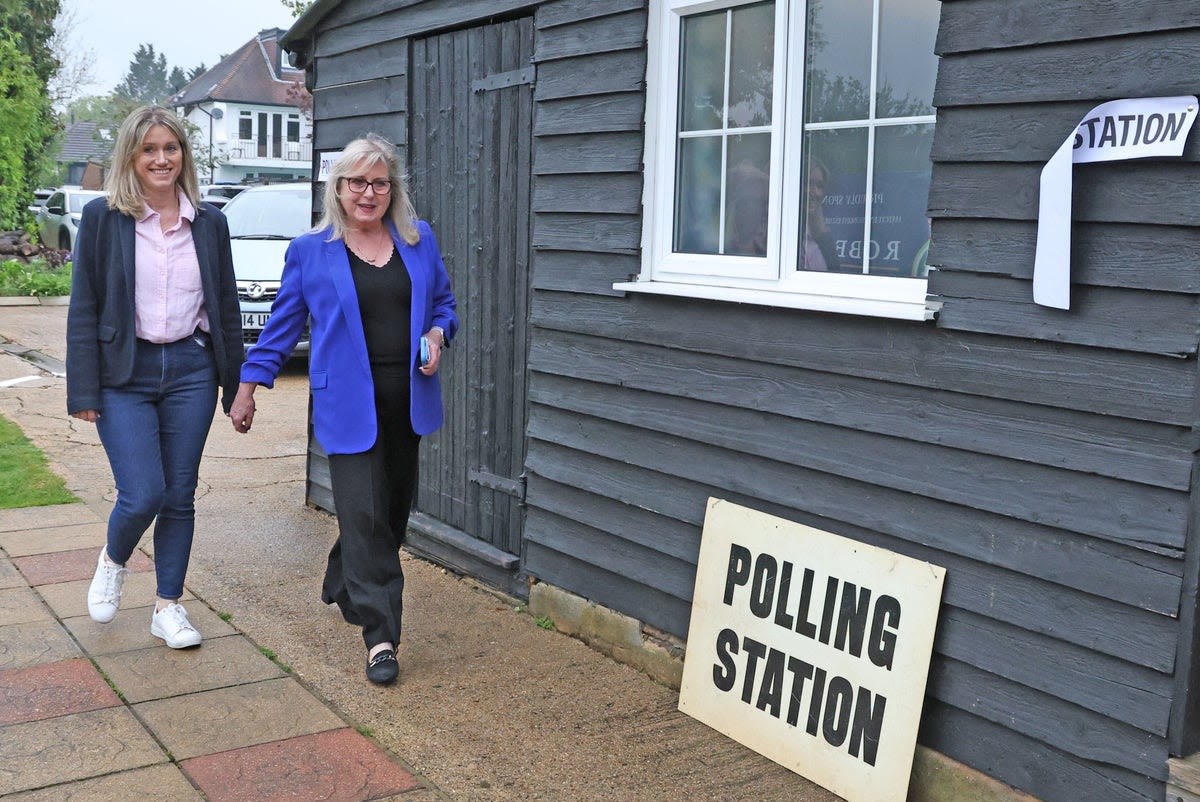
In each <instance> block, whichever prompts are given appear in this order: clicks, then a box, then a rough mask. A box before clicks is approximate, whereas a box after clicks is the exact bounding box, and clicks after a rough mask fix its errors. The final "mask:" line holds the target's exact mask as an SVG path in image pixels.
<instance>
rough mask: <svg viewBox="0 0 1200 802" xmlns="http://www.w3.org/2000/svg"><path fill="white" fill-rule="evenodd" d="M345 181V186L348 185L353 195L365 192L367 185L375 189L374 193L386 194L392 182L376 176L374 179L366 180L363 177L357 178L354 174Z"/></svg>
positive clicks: (390, 188)
mask: <svg viewBox="0 0 1200 802" xmlns="http://www.w3.org/2000/svg"><path fill="white" fill-rule="evenodd" d="M345 181H346V186H348V187H349V188H350V191H351V192H353V193H354V194H355V195H358V194H359V193H362V192H366V191H367V187H370V188H371V189H373V190H375V194H376V195H386V194H388V193H389V192H391V191H392V182H391V181H389V180H388V179H386V178H376V179H375V180H374V181H368V180H367V179H365V178H358V177H357V176H356V177H354V178H347V179H345Z"/></svg>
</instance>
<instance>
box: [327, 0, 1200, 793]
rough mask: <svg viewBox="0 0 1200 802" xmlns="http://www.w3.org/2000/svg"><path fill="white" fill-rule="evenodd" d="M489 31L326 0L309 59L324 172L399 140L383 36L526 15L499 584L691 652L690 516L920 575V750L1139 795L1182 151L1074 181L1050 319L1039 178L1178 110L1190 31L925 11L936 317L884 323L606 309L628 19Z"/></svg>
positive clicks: (1179, 347)
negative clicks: (515, 517)
mask: <svg viewBox="0 0 1200 802" xmlns="http://www.w3.org/2000/svg"><path fill="white" fill-rule="evenodd" d="M502 5H503V8H499V9H497V8H496V4H495V3H482V2H467V3H462V2H403V3H399V2H388V3H382V2H366V0H353V2H346V3H342V4H340V5H337V6H336V7H334V8H331V10H329V12H328V13H327V15H326V16H325V17H323V18H322V19H321V20H320V21H319V22H317V23H316V24H315V26H314V28H313V34H314V37H315V38H314V40H313V42H312V46H313V48H314V49H313V51H312V58H313V60H314V64H313V69H314V70H315V76H316V82H317V83H316V86H317V91H316V92H315V113H316V117H317V123H316V137H317V147H318V149H322V148H336V147H340V146H341V145H342V144H344V142H345V141H346V140H347V139H349V138H350V137H352V136H354V135H357V134H358V133H361V132H363V131H366V130H377V131H381V132H382V133H384V135H386V136H389V137H390V138H391V139H393V140H394V141H396V142H399V143H401V144H403V143H405V142H406V141H407V135H408V130H409V121H408V120H407V116H406V115H407V114H408V109H409V102H408V99H407V97H406V91H407V88H406V87H407V82H408V77H407V73H408V64H407V53H408V40H407V39H405V38H403V37H404V36H407V35H416V34H418V33H421V32H428V31H433V30H445V29H452V28H454V27H456V26H463V25H466V24H468V23H471V22H472V21H474V20H477V19H482V18H485V17H488V16H490V15H491V14H494V13H495V14H507V13H512V12H519V11H522V10H528V11H530V12H532V13H533V14H534V21H535V25H536V35H535V51H534V59H533V61H534V63H535V65H536V67H537V73H536V76H537V78H536V87H535V90H534V92H535V94H534V100H535V113H534V135H535V140H534V161H533V186H532V190H533V194H532V199H531V203H532V206H533V242H534V247H535V250H534V263H533V286H534V295H533V299H532V307H531V319H530V321H529V322H530V325H531V330H530V349H529V365H530V376H529V382H530V384H529V395H530V402H529V410H528V416H529V424H528V431H527V436H528V455H527V458H526V462H525V471H526V474H527V477H528V492H527V498H526V503H527V507H526V522H525V530H524V536H525V546H524V552H523V554H522V557H523V560H524V565H523V570H524V571H526V572H528V574H530V575H532V576H535V577H537V578H538V579H540V580H543V581H546V582H550V583H552V584H554V585H557V586H559V587H562V588H565V589H566V590H569V591H572V592H574V593H578V594H580V595H582V596H585V597H586V598H588V599H591V600H594V601H596V602H598V603H600V604H603V605H606V606H608V607H611V608H614V609H616V610H618V611H620V612H623V613H626V614H629V615H631V616H634V617H635V618H638V619H640V620H642V621H644V622H646V623H648V624H651V625H654V626H656V627H660V628H662V629H664V630H667V631H668V632H672V633H675V634H677V635H681V636H685V635H686V628H687V623H688V617H689V613H690V595H691V584H692V582H693V580H694V574H695V563H696V558H697V554H698V550H699V544H700V530H701V526H702V524H703V521H702V515H703V510H704V501H705V499H706V498H707V497H708V496H710V495H715V496H721V497H724V498H728V499H731V500H733V501H736V502H739V503H743V504H746V505H748V506H751V507H754V508H756V509H761V510H764V511H766V512H769V513H773V514H778V515H781V516H784V517H787V518H790V519H792V520H796V521H799V522H801V523H805V524H810V525H813V526H816V527H819V528H821V529H825V530H828V531H832V532H836V533H838V534H841V535H844V536H847V537H850V538H854V539H856V540H860V541H862V542H865V543H870V544H873V545H877V546H881V547H884V548H889V549H894V550H896V551H899V552H902V553H905V554H908V555H911V556H914V557H917V558H920V559H925V560H929V561H931V562H934V563H937V564H940V565H943V566H946V568H947V569H948V570H947V575H946V586H945V592H944V596H943V602H944V603H943V607H942V611H941V617H940V622H939V628H938V634H937V638H936V640H935V644H934V650H935V654H934V660H933V666H932V669H931V675H930V683H929V688H928V700H927V705H926V709H925V713H924V717H923V725H922V731H921V742H922V743H924V744H926V745H928V746H930V747H932V748H934V749H936V750H938V751H941V752H943V753H945V754H947V755H949V756H951V757H953V758H955V759H957V760H960V761H962V762H964V763H966V764H967V765H970V766H974V767H976V768H979V769H981V770H983V771H985V772H987V773H989V774H991V775H993V776H995V777H997V778H999V779H1000V780H1002V781H1004V782H1007V783H1010V784H1012V785H1014V786H1016V787H1018V788H1020V789H1022V790H1024V791H1027V792H1029V793H1031V794H1034V795H1036V796H1038V797H1040V798H1042V799H1046V800H1064V802H1066V801H1068V800H1069V802H1076V800H1079V799H1104V800H1150V799H1153V800H1160V799H1162V797H1163V793H1164V791H1163V781H1164V780H1165V778H1166V759H1167V755H1168V744H1169V743H1170V738H1169V735H1171V734H1172V730H1171V727H1172V710H1173V705H1176V706H1177V705H1178V702H1177V699H1178V697H1179V696H1180V690H1179V689H1178V688H1177V687H1176V685H1177V682H1176V674H1177V673H1180V674H1182V673H1183V671H1182V669H1184V668H1186V667H1187V664H1188V662H1190V653H1188V652H1184V653H1182V654H1181V653H1180V652H1179V651H1178V644H1179V643H1180V642H1181V639H1182V640H1184V641H1186V640H1187V638H1186V637H1184V633H1182V632H1181V626H1180V621H1181V619H1183V620H1184V621H1185V622H1190V620H1191V616H1192V609H1191V608H1192V607H1194V604H1195V599H1194V597H1192V596H1191V595H1188V596H1185V595H1184V587H1185V585H1187V586H1190V585H1191V584H1192V582H1191V581H1190V580H1189V581H1188V582H1185V576H1186V575H1187V571H1189V570H1191V569H1190V568H1188V566H1189V565H1191V563H1190V562H1189V563H1185V558H1189V559H1190V557H1189V555H1190V550H1193V549H1194V548H1195V544H1194V543H1193V542H1192V541H1191V540H1190V539H1189V537H1188V533H1189V530H1190V522H1191V518H1192V517H1193V516H1194V507H1195V505H1194V503H1193V501H1192V499H1193V497H1194V493H1193V490H1192V486H1191V481H1192V480H1191V476H1192V473H1193V468H1194V458H1193V448H1194V437H1193V435H1192V430H1193V425H1194V423H1195V416H1196V415H1195V411H1194V402H1195V398H1196V376H1197V365H1196V359H1195V354H1196V343H1197V331H1198V329H1200V323H1198V317H1200V310H1197V309H1196V303H1197V292H1198V290H1200V286H1198V285H1200V277H1198V276H1197V274H1196V271H1195V270H1194V260H1195V256H1194V247H1193V246H1194V242H1195V238H1196V233H1197V232H1196V228H1195V223H1194V221H1195V220H1196V219H1197V217H1198V215H1197V208H1196V204H1197V201H1196V197H1197V196H1196V193H1194V192H1192V191H1189V190H1191V189H1192V188H1193V187H1194V186H1195V183H1196V182H1195V178H1196V176H1195V175H1194V171H1195V169H1196V166H1195V154H1196V145H1195V144H1194V143H1193V144H1191V145H1189V148H1188V150H1187V153H1186V155H1185V157H1184V159H1183V160H1180V161H1175V162H1170V163H1164V162H1150V163H1129V164H1111V165H1096V166H1087V167H1081V168H1079V169H1078V170H1077V171H1076V190H1075V216H1076V221H1077V222H1076V227H1075V254H1076V264H1075V266H1074V273H1073V276H1074V282H1075V284H1074V287H1073V296H1074V298H1075V301H1076V308H1075V309H1074V310H1073V311H1071V312H1069V313H1063V312H1056V311H1050V310H1044V309H1041V308H1039V307H1036V306H1034V305H1033V304H1032V303H1031V298H1030V295H1031V293H1030V288H1029V282H1030V277H1031V273H1032V262H1033V244H1034V241H1035V237H1036V224H1035V217H1036V202H1037V189H1036V187H1037V177H1038V174H1039V171H1040V167H1041V164H1042V163H1044V161H1045V160H1046V159H1047V158H1049V156H1050V154H1051V153H1052V152H1053V150H1054V148H1055V147H1057V145H1058V144H1059V143H1060V142H1061V141H1062V138H1063V137H1064V136H1065V134H1066V133H1067V132H1069V131H1070V130H1071V129H1072V128H1073V127H1074V125H1075V124H1076V123H1077V122H1078V121H1079V119H1080V118H1081V116H1082V114H1083V113H1084V112H1086V111H1087V110H1088V109H1090V108H1091V107H1092V106H1093V105H1095V104H1096V103H1098V102H1101V101H1103V100H1108V99H1111V98H1114V97H1121V96H1142V95H1166V94H1176V93H1180V92H1187V93H1191V92H1192V91H1194V89H1195V87H1196V86H1197V85H1200V81H1198V80H1197V78H1200V76H1198V75H1197V70H1200V62H1197V60H1196V59H1195V58H1194V53H1195V47H1196V42H1197V41H1198V38H1200V17H1198V15H1200V9H1197V7H1196V6H1195V4H1194V2H1192V0H1156V2H1150V3H1143V4H1137V7H1136V9H1134V10H1130V7H1129V5H1128V4H1120V3H1108V4H1103V6H1102V7H1099V8H1094V7H1093V6H1092V5H1091V4H1088V5H1087V6H1086V13H1070V12H1071V9H1064V10H1063V13H1062V14H1053V15H1047V14H1046V13H1045V6H1044V4H1043V3H1040V2H1034V0H970V2H968V1H967V0H945V2H943V4H942V22H941V29H940V35H939V39H938V48H939V52H940V54H941V55H942V62H941V68H940V71H939V78H938V84H937V93H936V97H937V103H938V106H939V108H938V125H937V130H936V136H935V144H934V152H933V158H934V162H935V164H934V172H933V185H932V188H931V192H930V199H929V209H930V214H931V217H932V219H933V224H932V231H933V236H932V240H933V241H932V247H931V256H930V262H931V263H932V264H935V265H936V266H937V267H938V271H937V272H936V273H935V274H933V277H932V278H931V281H930V292H931V294H932V295H934V296H936V297H937V298H938V299H939V300H940V301H941V302H942V309H941V314H940V316H939V318H938V320H937V321H935V322H929V323H909V322H901V321H892V320H885V319H873V318H872V319H868V318H857V317H852V316H847V315H831V314H820V313H807V312H802V311H796V310H789V309H777V308H769V307H759V306H751V305H739V304H728V303H720V302H713V301H702V300H689V299H683V298H671V297H665V296H649V295H638V294H628V295H622V294H620V293H617V292H615V291H614V290H613V289H612V284H613V282H615V281H622V280H625V279H627V278H628V277H629V276H630V275H633V274H636V273H637V272H638V271H639V270H640V242H641V234H642V218H641V183H642V179H643V176H642V161H643V152H642V150H643V138H642V126H643V117H644V111H645V109H644V106H645V95H644V81H645V59H646V52H645V36H646V9H645V3H644V2H639V1H637V0H604V2H594V1H593V2H584V1H583V0H572V1H571V2H546V3H520V2H508V3H503V4H502ZM1071 5H1072V7H1073V8H1074V9H1075V10H1079V9H1081V8H1084V6H1081V5H1079V4H1071ZM353 82H362V83H360V84H357V85H356V86H354V87H351V86H348V85H347V84H351V83H353ZM343 93H345V94H343ZM1193 139H1195V137H1194V138H1193ZM438 235H439V237H441V238H443V239H444V238H447V237H454V236H455V233H454V231H452V230H445V231H439V232H438ZM450 403H453V400H451V402H450ZM1174 734H1176V735H1177V734H1178V730H1177V729H1176V731H1175V732H1174Z"/></svg>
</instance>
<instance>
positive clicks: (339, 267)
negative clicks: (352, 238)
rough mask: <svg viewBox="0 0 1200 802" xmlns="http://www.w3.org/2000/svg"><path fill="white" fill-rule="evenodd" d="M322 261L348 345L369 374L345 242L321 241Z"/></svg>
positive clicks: (356, 293)
mask: <svg viewBox="0 0 1200 802" xmlns="http://www.w3.org/2000/svg"><path fill="white" fill-rule="evenodd" d="M321 246H322V247H321V250H322V254H321V255H322V261H324V263H325V265H326V267H327V269H328V270H329V278H330V281H332V282H333V289H334V292H335V293H336V294H337V299H338V304H339V305H340V306H341V308H342V310H341V311H342V319H344V320H345V321H346V333H347V334H348V335H349V337H350V344H351V345H352V346H353V347H354V351H355V353H357V354H358V355H359V359H360V360H361V361H362V366H363V368H365V369H366V371H367V373H368V374H370V372H371V360H370V357H368V356H367V335H366V334H365V333H364V332H363V325H362V311H361V310H360V309H359V308H358V290H356V289H355V287H354V276H353V275H352V274H351V273H350V257H348V256H346V241H345V240H342V239H335V240H330V241H328V242H326V241H324V240H322V242H321Z"/></svg>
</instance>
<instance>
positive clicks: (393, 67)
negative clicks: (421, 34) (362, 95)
mask: <svg viewBox="0 0 1200 802" xmlns="http://www.w3.org/2000/svg"><path fill="white" fill-rule="evenodd" d="M314 72H315V73H316V87H317V91H318V92H319V91H321V90H323V89H330V88H332V87H336V86H343V85H346V84H353V83H359V82H361V81H371V80H374V79H377V78H393V79H395V78H400V79H402V78H403V77H404V76H406V75H407V74H408V46H407V44H406V43H405V42H403V41H397V42H388V43H386V44H374V45H369V46H367V47H364V48H361V49H359V50H354V51H352V52H350V53H335V54H331V55H328V56H325V57H323V58H321V59H319V60H318V61H317V62H316V66H315V67H314Z"/></svg>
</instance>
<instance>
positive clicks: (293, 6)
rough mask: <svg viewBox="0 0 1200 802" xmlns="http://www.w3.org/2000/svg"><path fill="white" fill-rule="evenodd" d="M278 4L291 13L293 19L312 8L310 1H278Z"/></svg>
mask: <svg viewBox="0 0 1200 802" xmlns="http://www.w3.org/2000/svg"><path fill="white" fill-rule="evenodd" d="M279 2H281V3H283V5H284V7H285V8H287V9H289V10H290V11H291V12H292V16H293V17H298V16H300V15H301V14H303V13H304V12H305V11H308V10H309V9H310V8H312V0H279Z"/></svg>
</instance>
